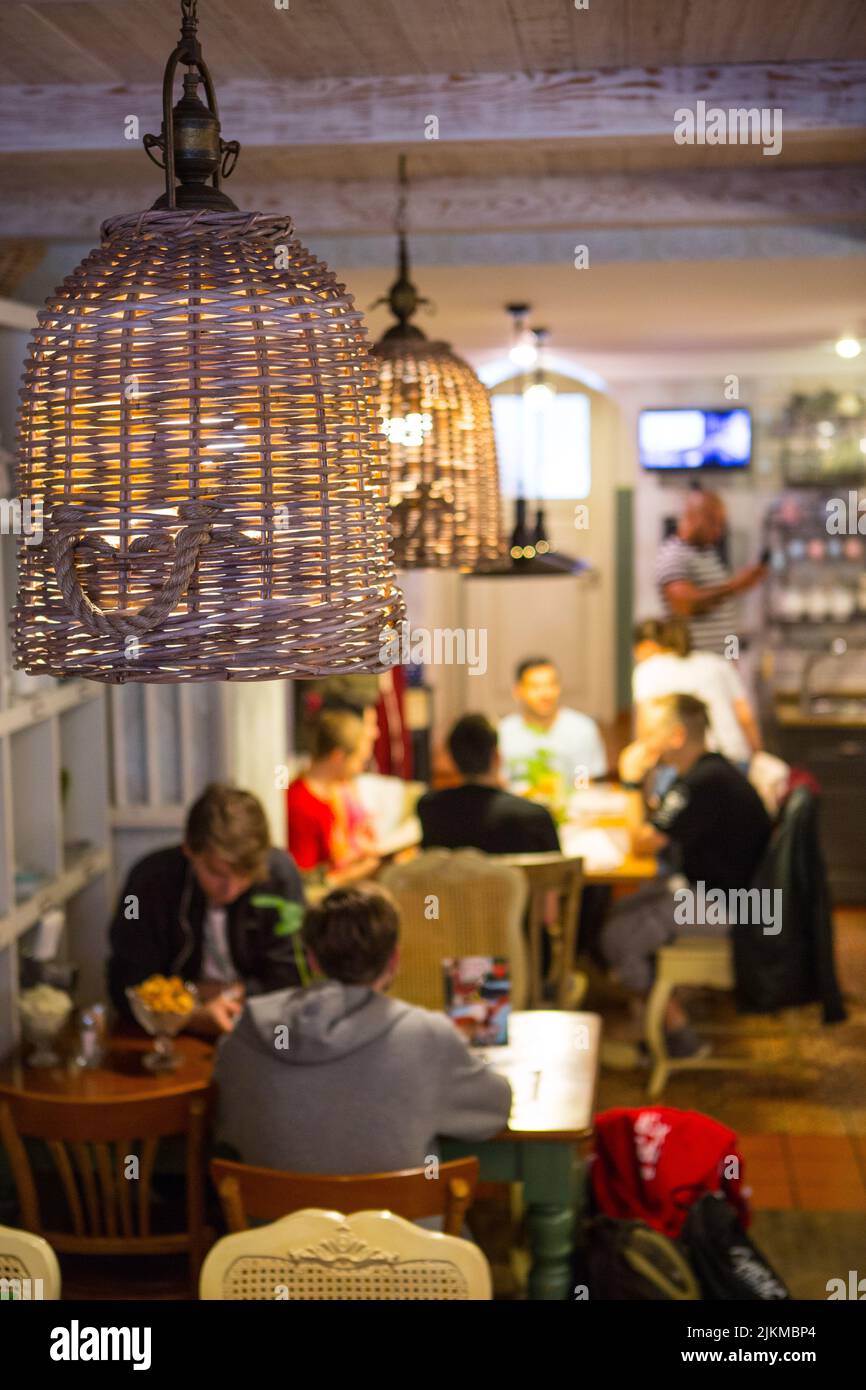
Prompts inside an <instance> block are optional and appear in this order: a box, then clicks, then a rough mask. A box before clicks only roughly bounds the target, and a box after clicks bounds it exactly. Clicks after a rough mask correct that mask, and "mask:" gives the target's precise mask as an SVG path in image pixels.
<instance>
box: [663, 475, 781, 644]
mask: <svg viewBox="0 0 866 1390" xmlns="http://www.w3.org/2000/svg"><path fill="white" fill-rule="evenodd" d="M725 522H726V517H725V508H724V504H723V502H722V500H721V498H720V497H718V496H717V495H716V494H715V493H713V492H697V491H696V492H690V493H689V496H688V500H687V502H686V505H685V507H684V508H683V513H682V516H681V517H680V521H679V525H678V527H677V533H676V535H675V536H670V537H669V538H668V540H666V541H665V542H664V543H663V544H662V546H661V548H660V550H659V553H658V559H657V561H656V582H657V584H658V586H659V590H660V591H661V595H662V598H663V600H664V603H665V607H666V608H667V611H668V613H669V614H671V616H673V617H678V618H685V619H687V621H688V624H689V631H690V634H691V639H692V647H693V648H694V649H695V650H696V651H704V652H716V653H717V654H718V655H719V656H724V655H725V654H726V653H725V639H726V638H727V637H730V636H731V635H732V634H733V633H734V632H735V631H736V604H735V603H734V598H735V596H736V595H737V594H741V593H744V592H745V590H746V589H751V588H753V586H754V585H755V584H759V583H760V582H761V580H762V579H763V578H764V576H765V575H766V572H767V570H766V566H765V565H748V566H747V567H746V568H745V569H743V570H739V571H738V572H737V573H736V574H731V572H730V571H729V570H728V568H727V566H726V565H724V564H723V563H722V560H721V559H720V558H719V553H718V551H717V550H716V546H717V545H718V543H719V541H720V540H721V538H722V536H723V534H724V531H725Z"/></svg>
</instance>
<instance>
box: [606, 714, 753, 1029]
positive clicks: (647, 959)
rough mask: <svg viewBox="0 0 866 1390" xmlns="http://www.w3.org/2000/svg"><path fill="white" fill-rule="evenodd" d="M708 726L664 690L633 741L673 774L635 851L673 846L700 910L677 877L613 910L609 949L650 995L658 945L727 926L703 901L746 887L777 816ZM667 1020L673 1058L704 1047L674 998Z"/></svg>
mask: <svg viewBox="0 0 866 1390" xmlns="http://www.w3.org/2000/svg"><path fill="white" fill-rule="evenodd" d="M707 726H708V716H707V710H706V706H705V705H703V704H702V703H701V701H700V700H696V699H695V698H694V697H693V696H691V695H666V696H664V697H662V698H660V699H657V700H651V701H647V702H646V705H645V706H644V722H643V739H642V741H641V745H640V746H639V747H638V746H637V745H635V744H633V745H631V749H632V750H633V751H632V757H633V759H634V760H635V761H636V762H639V763H640V764H641V766H643V767H648V766H650V765H653V764H657V763H662V764H664V765H665V766H667V767H671V768H673V769H674V772H675V779H674V781H673V783H672V785H671V786H669V787H668V789H667V791H666V792H665V793H664V796H663V797H662V799H661V802H660V804H659V805H658V807H657V808H656V809H655V810H654V811H652V812H651V814H650V816H649V819H648V820H647V821H645V822H644V823H643V824H642V825H640V826H638V827H637V828H636V830H635V831H634V833H633V843H632V848H633V850H634V852H635V853H636V854H662V853H663V852H664V853H666V854H667V853H671V854H672V855H673V860H674V865H675V867H676V868H677V869H678V870H679V872H680V873H681V874H682V875H683V883H684V885H685V884H687V885H688V889H687V891H689V890H690V891H691V894H692V901H693V905H695V906H696V907H697V909H698V910H697V912H694V911H693V912H691V913H690V912H689V911H688V910H687V907H688V904H687V903H685V902H684V900H683V897H682V892H683V889H682V887H680V886H679V884H678V882H677V880H676V879H674V880H672V881H671V883H668V881H667V880H665V881H664V882H662V883H656V884H652V885H649V886H648V887H647V888H645V889H642V890H641V891H640V892H637V893H634V894H633V895H632V896H631V897H630V898H626V899H624V900H623V902H621V903H618V904H617V905H616V907H615V908H614V909H613V912H612V913H611V914H610V917H609V918H608V921H607V923H606V924H605V927H604V930H603V932H602V938H601V949H602V953H603V955H604V957H605V959H606V960H607V962H608V964H609V965H611V966H612V967H613V969H614V972H615V974H616V975H617V977H618V979H619V980H620V982H621V983H622V984H623V985H625V986H626V988H628V989H630V990H633V991H634V992H635V993H636V994H637V995H639V996H643V995H646V994H648V993H649V990H650V987H651V985H652V981H653V973H654V969H653V968H654V961H655V955H656V952H657V951H658V949H659V948H660V947H661V946H664V945H666V944H667V943H668V942H670V941H673V940H674V938H675V937H676V936H678V935H691V936H718V935H719V933H720V932H725V931H727V926H726V925H725V920H726V919H724V920H723V921H722V924H721V925H718V924H716V922H717V914H716V913H714V914H713V918H712V920H710V915H709V913H707V914H706V915H707V921H706V922H702V921H701V920H700V913H701V910H702V909H701V904H706V902H707V897H708V895H709V894H710V893H711V892H712V891H713V890H720V891H721V893H722V894H723V895H724V898H725V902H726V903H727V902H729V901H730V900H731V894H732V893H733V892H735V891H736V890H738V889H740V890H745V889H748V887H749V886H750V884H751V882H752V879H753V877H754V874H755V871H756V869H757V867H758V864H759V862H760V860H761V857H762V855H763V853H764V850H765V848H766V846H767V842H768V840H769V838H770V831H771V824H770V818H769V816H768V815H767V812H766V810H765V809H764V805H763V802H762V801H761V798H760V797H759V796H758V793H757V792H756V791H755V789H754V787H752V786H751V784H750V783H749V782H748V781H747V780H746V778H745V777H744V776H743V774H742V773H741V772H739V771H738V770H737V769H736V768H735V767H734V766H733V764H731V763H729V762H728V761H727V760H726V759H725V758H723V757H722V756H721V755H720V754H719V753H710V752H708V750H707V746H706V735H707ZM701 885H702V886H701ZM675 892H676V896H675ZM716 896H718V894H716ZM681 907H685V908H686V910H684V911H681V910H680V908H681ZM666 1027H667V1029H668V1051H669V1053H670V1054H671V1055H672V1056H678V1057H687V1056H692V1055H694V1054H695V1053H696V1052H697V1051H698V1050H699V1048H700V1043H699V1040H698V1038H697V1036H696V1034H695V1032H694V1029H692V1028H690V1027H689V1026H688V1021H687V1019H686V1016H685V1014H684V1012H683V1010H682V1009H681V1008H680V1006H679V1004H678V1003H677V1002H676V1001H673V1000H672V1001H671V1004H670V1005H669V1007H668V1016H667V1019H666Z"/></svg>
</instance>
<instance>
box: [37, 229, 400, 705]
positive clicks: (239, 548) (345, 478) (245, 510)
mask: <svg viewBox="0 0 866 1390" xmlns="http://www.w3.org/2000/svg"><path fill="white" fill-rule="evenodd" d="M377 399H378V397H377V376H376V370H375V365H374V364H373V362H372V361H371V358H370V354H369V348H368V345H367V340H366V334H365V329H364V327H363V322H362V318H361V315H360V313H359V312H358V311H356V309H355V308H354V305H353V301H352V298H351V296H350V295H349V294H347V292H346V290H345V287H344V286H343V285H340V284H338V283H337V280H336V277H335V276H334V274H333V273H332V272H331V271H330V270H328V268H327V267H326V266H325V265H323V264H322V263H321V262H320V261H318V260H316V258H315V257H314V256H313V255H312V254H311V253H310V252H309V251H307V250H306V249H305V248H304V247H303V246H301V244H300V243H299V242H298V241H297V240H295V239H294V238H293V236H292V234H291V226H290V223H289V222H288V221H287V220H286V219H284V218H276V217H266V216H262V215H260V214H255V213H254V214H246V213H239V212H236V211H211V210H205V211H203V210H197V211H196V210H183V209H177V210H170V211H151V212H147V213H143V214H138V215H135V216H131V217H118V218H115V219H113V220H112V221H110V222H107V223H105V224H104V226H103V231H102V245H101V246H100V247H99V248H98V249H97V250H95V251H93V252H92V253H91V254H90V255H89V256H88V257H87V258H86V259H85V260H84V261H83V262H82V263H81V265H79V267H78V268H77V270H75V271H74V272H73V273H72V275H70V276H69V277H68V279H67V280H66V281H64V283H63V285H62V286H61V287H60V289H59V290H58V291H56V293H55V294H54V296H53V297H52V298H51V299H50V300H49V301H48V304H47V305H46V307H45V309H43V310H42V312H41V313H40V315H39V323H38V327H37V328H36V330H35V331H34V334H33V337H32V341H31V346H30V353H29V358H28V361H27V364H26V368H25V375H24V383H23V391H22V405H21V409H20V415H19V466H18V491H19V496H21V497H22V498H23V497H29V498H33V499H40V500H41V501H42V504H43V508H44V540H43V543H42V544H41V545H22V546H21V547H20V551H19V589H18V601H17V605H16V609H15V615H14V629H15V646H16V656H17V661H18V664H19V665H22V666H24V668H25V669H26V670H27V671H29V672H31V673H34V674H36V673H43V672H44V673H50V674H52V675H55V676H63V675H69V674H75V675H82V676H88V677H92V678H94V679H97V680H102V681H114V682H121V681H134V680H139V681H174V680H181V679H184V680H186V679H202V680H219V679H225V680H228V679H241V680H257V679H267V678H273V677H277V676H313V675H323V674H330V673H333V672H337V671H345V672H351V671H375V670H379V669H383V667H382V663H381V661H380V656H379V654H380V650H381V648H382V642H383V633H385V632H387V631H388V630H389V629H390V627H391V625H393V624H395V623H398V622H399V621H400V620H401V619H402V614H403V608H402V600H401V597H400V594H399V591H398V590H397V588H396V584H395V574H394V569H393V565H392V560H391V555H390V550H389V541H388V522H387V511H386V500H387V486H386V469H385V465H384V459H383V453H382V449H383V440H382V438H381V435H380V432H379V421H378V419H377V417H376V402H377Z"/></svg>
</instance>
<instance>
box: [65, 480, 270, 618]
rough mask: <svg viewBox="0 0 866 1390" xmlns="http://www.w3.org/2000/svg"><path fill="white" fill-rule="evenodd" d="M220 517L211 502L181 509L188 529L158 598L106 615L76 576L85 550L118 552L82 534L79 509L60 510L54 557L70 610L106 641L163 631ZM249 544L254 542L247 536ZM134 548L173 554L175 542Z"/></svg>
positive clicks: (151, 537)
mask: <svg viewBox="0 0 866 1390" xmlns="http://www.w3.org/2000/svg"><path fill="white" fill-rule="evenodd" d="M215 514H216V508H214V507H210V506H208V505H207V504H206V503H202V502H186V503H183V504H182V505H181V506H180V507H179V508H178V515H179V516H180V517H181V519H182V520H185V521H187V523H188V524H187V525H186V526H185V527H184V528H183V530H182V531H180V532H179V533H178V536H177V539H176V540H175V542H174V561H173V563H172V567H171V571H170V573H169V576H168V578H167V579H166V581H165V583H164V584H163V586H162V589H161V591H160V593H159V594H158V596H157V597H156V598H154V599H152V600H151V602H150V603H147V604H145V606H144V607H143V608H141V609H139V611H138V612H137V613H133V612H131V611H130V610H129V609H123V608H118V609H115V610H114V611H113V612H110V613H106V612H105V611H104V610H103V609H101V608H100V607H99V606H98V605H97V604H95V603H94V602H93V601H92V599H90V598H88V596H87V594H86V593H85V592H84V590H83V589H82V587H81V581H80V580H79V578H78V575H77V573H76V571H75V552H76V550H77V549H78V548H79V546H86V547H87V548H89V549H90V550H96V551H98V552H99V553H100V554H102V555H112V556H113V555H116V551H115V550H114V549H113V548H112V547H111V546H110V545H109V544H108V542H107V541H106V540H104V539H103V538H102V536H93V535H88V534H87V532H83V531H82V530H81V512H80V510H79V509H78V508H77V507H55V508H54V511H53V513H52V522H53V523H54V525H55V526H56V527H57V529H56V531H55V534H54V535H53V536H52V537H51V540H50V541H49V553H50V556H51V562H52V564H53V565H54V570H55V573H56V575H57V583H58V585H59V588H60V592H61V593H62V595H63V597H64V598H65V600H66V602H67V604H68V606H69V609H70V611H71V612H72V613H73V614H74V616H75V617H76V618H77V619H78V621H79V622H80V623H81V624H82V626H84V627H86V628H87V630H88V632H91V633H93V634H94V635H96V636H101V637H109V636H113V637H132V636H136V635H139V634H141V633H145V632H151V631H152V630H153V629H154V628H155V627H159V625H160V623H162V622H164V621H165V619H166V618H167V617H168V615H169V613H171V612H172V610H173V609H174V608H176V607H177V605H178V604H179V603H180V601H181V599H182V598H183V596H184V594H185V593H186V591H187V589H188V588H189V583H190V580H191V579H192V576H193V574H194V572H195V567H196V565H197V564H198V558H199V554H200V553H201V550H202V547H203V546H205V545H207V544H208V542H209V541H210V540H211V539H212V535H213V518H214V516H215ZM245 540H247V541H248V540H249V538H248V537H245ZM129 549H130V552H132V551H138V552H141V551H143V550H153V549H160V550H166V551H167V550H169V549H171V538H170V537H169V536H167V535H166V533H165V532H164V531H163V532H147V533H145V534H143V535H141V536H137V537H136V539H135V540H134V541H133V542H132V544H131V545H130V547H129Z"/></svg>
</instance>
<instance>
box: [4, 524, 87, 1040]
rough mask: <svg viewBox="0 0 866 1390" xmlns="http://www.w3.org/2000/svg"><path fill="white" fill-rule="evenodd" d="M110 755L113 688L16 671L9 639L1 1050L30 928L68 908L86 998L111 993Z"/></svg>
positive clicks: (8, 581) (9, 594)
mask: <svg viewBox="0 0 866 1390" xmlns="http://www.w3.org/2000/svg"><path fill="white" fill-rule="evenodd" d="M0 558H2V564H0V603H2V611H3V612H4V613H5V614H6V615H7V616H8V614H9V613H10V610H11V607H12V604H13V602H14V598H15V540H14V538H12V537H9V536H3V537H2V538H0ZM110 870H111V847H110V827H109V818H108V752H107V730H106V715H105V692H104V690H103V688H102V687H101V686H99V685H97V684H95V683H93V682H87V681H77V680H76V681H64V682H59V681H52V680H48V679H43V678H40V679H38V680H30V679H29V678H28V677H26V676H23V675H22V674H21V673H18V672H16V673H14V676H13V672H12V664H11V651H10V644H9V635H8V630H7V624H6V623H4V624H3V632H2V637H0V1056H4V1055H5V1054H6V1053H7V1052H8V1051H9V1050H10V1049H11V1048H12V1047H13V1046H14V1045H15V1043H16V1041H17V1039H18V1009H17V995H18V978H19V971H18V963H19V953H20V951H21V950H22V948H24V949H26V945H27V942H26V937H27V933H28V932H29V931H30V930H31V929H32V928H33V927H34V926H35V925H36V923H37V922H38V921H39V919H40V917H41V916H42V914H43V913H44V912H45V911H46V910H47V909H48V908H50V907H62V908H63V909H64V911H65V914H66V931H65V936H64V940H63V942H62V945H61V954H62V956H63V957H64V958H65V959H68V960H71V961H74V962H75V964H76V965H77V966H78V972H79V973H78V983H77V988H76V999H77V1002H79V1003H86V1002H89V1001H91V1000H94V999H98V998H103V997H104V993H105V984H104V962H105V946H106V942H105V934H106V929H107V925H108V921H109V915H110V911H111V888H112V884H111V878H110Z"/></svg>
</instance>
